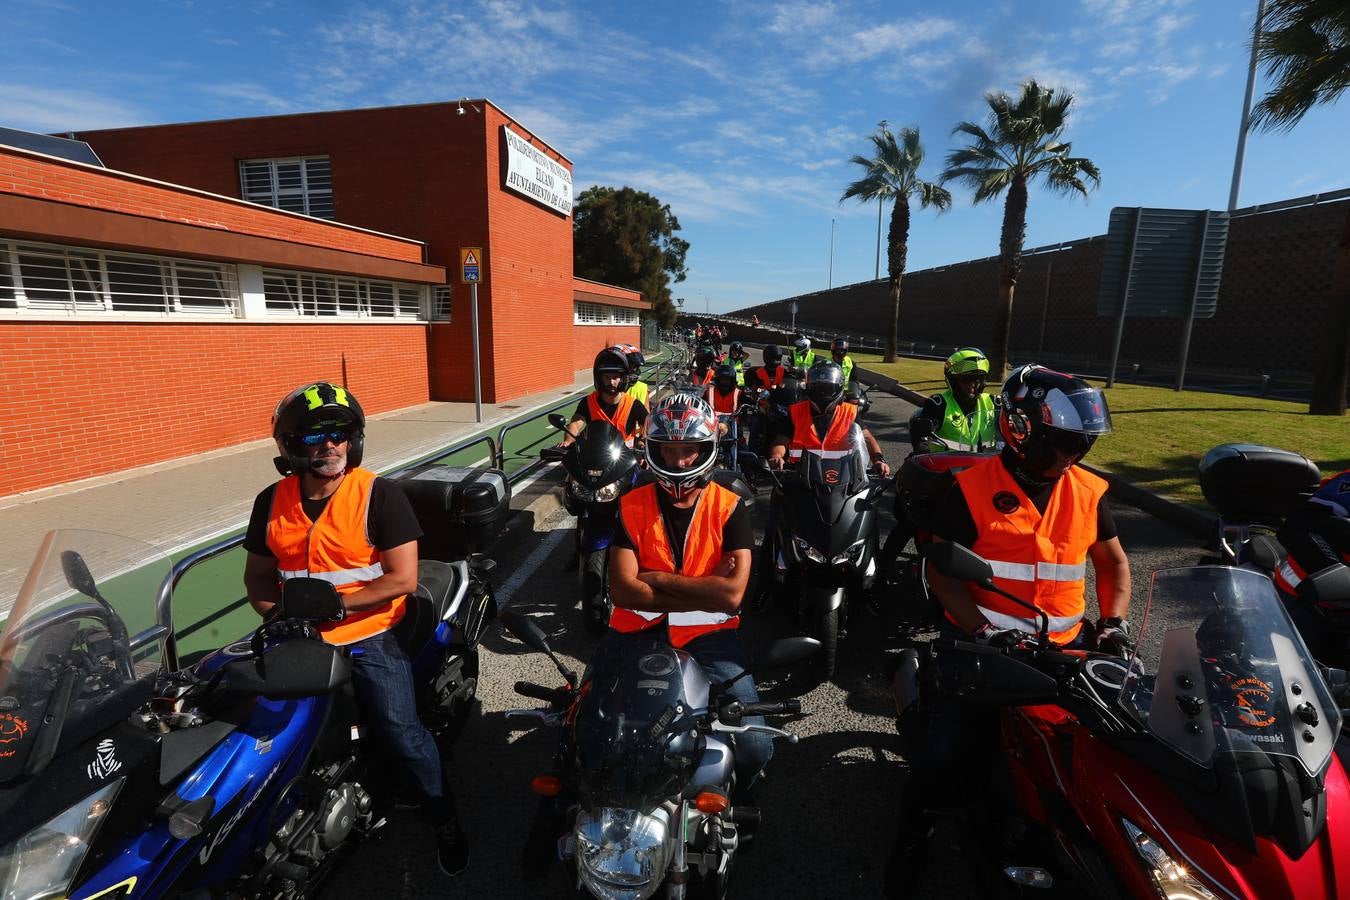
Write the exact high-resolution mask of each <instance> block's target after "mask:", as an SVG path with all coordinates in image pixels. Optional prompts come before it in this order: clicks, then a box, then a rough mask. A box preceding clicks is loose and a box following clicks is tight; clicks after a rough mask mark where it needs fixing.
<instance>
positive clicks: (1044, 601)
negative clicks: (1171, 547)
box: [885, 366, 1130, 897]
mask: <svg viewBox="0 0 1350 900" xmlns="http://www.w3.org/2000/svg"><path fill="white" fill-rule="evenodd" d="M1002 400H1003V403H1002V408H1001V409H1000V410H999V416H998V427H999V432H1000V437H1001V438H1002V439H1003V441H1004V442H1005V445H1004V448H1003V451H1002V452H1001V454H999V455H997V456H991V457H988V458H986V459H983V460H981V461H979V462H976V463H975V464H974V465H972V466H970V467H969V468H967V469H965V470H963V471H961V472H958V473H957V474H956V477H955V482H954V484H953V485H952V487H950V488H949V489H948V490H947V492H946V493H945V494H944V495H943V497H942V499H941V500H939V502H938V506H937V509H936V510H935V512H934V521H933V531H934V533H935V538H934V539H935V540H939V541H940V540H946V541H954V542H956V543H959V544H962V545H964V546H966V547H969V548H970V549H971V550H973V551H974V552H975V553H976V554H977V555H979V556H981V557H983V558H984V559H985V560H986V561H988V563H989V564H990V566H991V568H992V569H993V576H994V579H993V580H994V584H995V585H997V586H998V587H1000V588H1001V589H1003V590H1005V591H1007V592H1008V593H1010V594H1013V595H1014V596H1016V597H1019V598H1021V599H1022V600H1023V601H1025V602H1027V603H1032V604H1034V605H1035V606H1037V607H1038V608H1039V609H1041V610H1042V611H1044V612H1045V614H1046V616H1047V617H1048V619H1049V637H1050V639H1051V640H1052V641H1053V642H1055V643H1056V644H1059V645H1060V646H1063V647H1069V648H1091V649H1096V650H1099V651H1102V652H1114V653H1125V652H1127V651H1128V648H1129V629H1128V623H1127V621H1126V616H1127V614H1128V613H1129V604H1130V566H1129V562H1128V561H1127V560H1126V558H1125V551H1124V550H1123V549H1121V546H1120V539H1119V538H1118V537H1117V536H1116V526H1115V521H1114V520H1113V518H1112V516H1111V511H1110V508H1109V507H1108V505H1107V504H1106V503H1104V502H1103V500H1102V498H1103V496H1104V495H1105V494H1106V488H1107V485H1106V482H1105V481H1103V480H1102V479H1101V478H1098V477H1097V476H1096V475H1094V474H1092V473H1091V472H1088V471H1087V470H1085V469H1083V468H1081V467H1079V466H1078V465H1076V464H1077V463H1078V461H1079V460H1080V459H1082V458H1083V456H1084V455H1085V454H1086V453H1087V452H1088V450H1089V449H1091V447H1092V445H1093V443H1094V442H1095V441H1096V439H1097V437H1098V436H1100V435H1103V434H1107V433H1109V432H1110V431H1111V414H1110V411H1109V410H1108V409H1107V405H1106V398H1105V397H1104V396H1103V395H1102V393H1101V392H1100V391H1098V390H1097V389H1095V388H1093V387H1092V386H1090V385H1089V384H1088V383H1087V382H1086V381H1084V380H1082V379H1081V378H1075V377H1073V376H1070V375H1064V374H1062V373H1059V372H1054V371H1051V370H1049V369H1046V368H1043V367H1041V366H1023V367H1021V368H1019V369H1017V370H1016V371H1015V372H1013V373H1012V375H1011V376H1010V377H1009V378H1008V380H1007V382H1006V383H1005V384H1004V385H1003V398H1002ZM1089 559H1091V560H1092V566H1093V569H1094V570H1095V573H1096V593H1097V605H1098V609H1099V611H1100V617H1099V618H1098V619H1097V622H1096V625H1095V626H1094V627H1092V628H1088V629H1084V627H1083V622H1084V617H1085V615H1086V613H1087V600H1086V590H1085V579H1086V575H1087V561H1088V560H1089ZM926 575H927V578H928V581H929V584H930V585H931V586H932V588H933V592H934V593H935V594H936V595H937V597H938V599H939V600H940V601H941V602H942V605H943V607H944V609H945V611H946V621H945V622H944V623H943V626H942V630H941V632H940V635H939V636H940V637H942V638H946V639H955V640H962V641H972V640H973V641H975V642H977V643H980V644H986V645H989V646H991V647H999V648H1008V647H1013V646H1016V645H1017V644H1019V643H1021V642H1022V641H1023V640H1025V639H1026V638H1027V637H1028V636H1029V635H1034V634H1036V633H1037V632H1038V631H1039V630H1040V624H1039V619H1038V617H1036V616H1034V615H1033V614H1032V613H1031V612H1030V611H1029V610H1028V609H1026V608H1025V607H1023V606H1020V605H1018V604H1016V603H1014V602H1012V601H1011V600H1008V599H1007V598H1006V597H1002V596H1000V595H999V594H996V593H994V592H992V591H986V590H984V589H982V588H980V587H977V586H975V585H973V584H970V583H969V582H965V581H958V580H956V579H953V578H949V577H947V576H945V575H942V574H941V573H939V572H936V571H935V570H934V569H933V568H932V567H929V568H928V569H927V570H926ZM997 727H998V725H997V718H996V717H995V716H994V715H993V714H992V713H991V712H990V711H989V709H987V708H986V709H983V710H977V709H974V708H969V707H967V706H965V705H963V704H961V703H960V702H958V701H948V702H938V703H935V704H932V705H930V707H929V711H928V714H927V721H926V728H925V731H924V737H923V739H922V741H921V742H920V743H921V745H920V746H919V747H917V748H916V752H915V755H914V759H913V760H912V766H913V768H912V769H911V775H910V779H909V782H908V783H909V784H911V785H913V786H914V788H913V789H912V790H909V789H907V790H906V793H905V797H904V799H903V802H902V804H901V811H900V828H899V832H898V835H897V838H896V843H895V846H894V847H893V849H892V854H891V857H890V860H889V861H888V862H887V866H886V874H885V882H886V892H887V893H886V895H887V896H888V897H904V896H911V893H912V892H913V891H915V890H917V889H918V888H917V885H918V883H919V879H918V878H917V877H916V876H917V875H918V873H919V870H920V869H922V867H923V866H924V863H925V861H926V860H927V859H928V856H929V854H928V848H927V846H926V843H927V836H928V834H929V832H930V830H931V827H932V822H933V819H932V816H931V813H932V810H933V809H934V808H937V807H940V806H943V805H950V804H955V805H960V804H962V803H971V802H975V803H981V804H984V805H989V804H997V802H998V800H997V797H998V796H1001V794H1000V792H999V790H998V789H997V788H995V787H991V786H990V785H991V782H993V781H995V780H997V772H998V768H997V765H996V760H995V759H994V757H992V756H991V755H990V754H996V753H997V747H998V734H997ZM962 795H964V796H962ZM995 812H996V811H995Z"/></svg>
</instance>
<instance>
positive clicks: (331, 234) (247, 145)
mask: <svg viewBox="0 0 1350 900" xmlns="http://www.w3.org/2000/svg"><path fill="white" fill-rule="evenodd" d="M461 108H462V109H463V110H464V112H463V114H461V113H460V109H461ZM0 132H3V130H2V129H0ZM8 134H9V135H10V136H11V137H12V135H13V134H14V133H13V132H9V133H8ZM83 137H84V138H85V139H87V140H88V142H89V143H90V144H91V145H92V146H93V148H94V150H95V151H96V152H97V153H98V154H99V156H100V157H101V158H102V160H103V162H104V163H105V164H106V166H107V168H104V167H100V166H97V165H93V164H90V163H87V162H79V161H74V160H73V159H67V158H62V157H61V156H52V155H48V154H47V153H45V152H38V151H36V150H30V149H21V148H19V147H12V146H7V145H6V144H5V140H6V133H0V379H3V380H2V381H0V383H3V384H4V385H5V391H4V392H3V394H0V446H3V447H5V456H6V459H5V465H4V466H3V467H0V497H3V496H6V495H9V494H13V493H16V492H20V491H26V490H32V489H35V488H39V487H44V486H47V485H52V484H58V483H61V482H66V481H71V480H76V479H79V478H85V477H89V476H93V475H99V474H104V473H107V472H113V471H118V470H121V469H125V468H129V467H132V466H136V465H143V464H146V463H151V462H156V461H160V460H164V459H170V458H173V457H178V456H184V455H188V454H192V453H198V452H203V451H206V450H211V449H216V448H219V447H223V446H229V445H231V444H236V443H240V442H244V441H249V440H254V439H256V438H257V437H258V428H257V410H258V408H259V407H260V406H262V407H266V406H268V404H270V403H272V402H275V398H277V397H279V396H281V395H282V394H284V393H285V392H286V391H287V390H289V389H291V388H292V387H294V386H295V381H296V379H297V377H314V378H330V379H332V380H335V381H342V382H344V383H346V384H347V385H348V386H350V387H351V388H352V389H353V391H354V392H356V393H357V394H358V395H359V396H360V397H361V400H362V403H363V405H364V406H365V407H366V409H367V411H368V412H371V413H378V412H383V411H388V410H393V409H399V408H402V407H406V406H411V405H415V404H418V403H424V402H426V401H427V400H429V399H449V400H466V399H471V398H472V396H473V375H472V364H471V363H472V350H471V336H470V330H469V322H470V315H469V289H468V286H466V285H462V284H459V283H458V270H459V261H460V259H459V253H460V248H461V247H468V246H474V247H481V248H482V254H483V257H484V258H483V259H482V260H480V262H481V264H482V265H481V268H480V273H481V275H482V278H483V281H482V283H481V284H480V286H479V333H480V347H481V353H482V363H483V365H482V385H483V399H484V400H485V401H487V402H502V401H506V400H510V399H512V398H515V397H519V396H522V395H524V394H528V393H532V392H535V391H540V390H544V389H547V388H550V387H556V386H561V385H565V384H569V383H571V381H572V380H573V378H574V376H575V372H576V370H577V369H579V368H583V367H585V366H587V365H589V362H590V359H591V358H592V357H593V356H594V354H595V352H596V351H597V350H598V349H599V348H600V347H602V346H605V345H608V344H612V343H617V342H625V341H626V342H633V343H637V342H638V341H639V328H638V322H637V316H638V312H639V311H640V310H641V309H643V308H646V305H645V304H644V303H642V301H641V299H640V297H639V295H638V294H637V293H636V292H633V291H627V290H622V289H619V288H615V287H612V286H609V285H600V284H595V283H592V282H587V281H583V280H579V279H574V278H573V277H572V230H571V229H572V224H571V216H570V196H571V193H570V169H571V164H570V163H569V162H568V161H567V160H566V159H565V158H564V157H562V156H561V155H559V154H558V153H556V151H553V150H552V149H551V148H548V147H547V146H546V145H544V144H543V143H542V142H541V141H539V140H537V139H536V138H534V137H533V135H531V134H530V133H529V132H528V131H527V130H526V129H524V128H523V127H522V126H520V125H518V124H517V123H515V122H514V121H513V120H511V119H510V117H509V116H507V115H506V114H505V113H503V112H501V111H500V110H498V109H497V108H496V107H494V106H493V105H492V104H490V103H488V102H486V101H473V102H471V103H469V102H466V103H465V104H464V105H463V107H461V106H460V104H457V103H450V104H432V105H424V106H413V107H398V108H390V109H374V110H356V111H348V112H334V113H315V114H309V115H300V116H284V117H268V118H263V119H243V120H231V121H223V122H206V123H198V124H193V125H167V126H155V127H147V128H133V129H120V130H115V131H105V132H90V133H88V134H86V135H83ZM508 142H511V143H512V144H513V145H514V150H508ZM41 149H43V150H47V149H50V147H49V146H48V145H47V144H43V145H42V147H41ZM54 152H59V151H54ZM80 158H87V153H86V154H85V155H84V156H81V157H80ZM523 163H529V164H531V165H534V166H536V167H537V175H538V176H542V177H522V176H520V175H519V169H520V166H521V165H522V164H523ZM132 173H135V174H132ZM508 179H510V180H511V181H510V184H508ZM550 183H551V184H553V186H554V187H555V188H556V191H554V192H553V193H548V192H547V191H545V188H546V187H547V185H549V184H550ZM541 184H542V185H544V187H541ZM185 185H187V186H185ZM541 191H542V193H541ZM395 235H404V236H395ZM297 348H304V349H303V366H302V367H300V368H297V359H296V352H297ZM301 369H303V372H304V375H303V376H300V375H299V374H298V373H299V372H300V371H301ZM91 447H97V448H98V452H97V453H91V452H89V448H91Z"/></svg>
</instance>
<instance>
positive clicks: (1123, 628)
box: [1092, 616, 1134, 658]
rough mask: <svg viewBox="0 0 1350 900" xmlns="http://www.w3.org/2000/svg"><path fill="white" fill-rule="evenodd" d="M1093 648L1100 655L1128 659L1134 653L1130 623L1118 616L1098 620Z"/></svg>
mask: <svg viewBox="0 0 1350 900" xmlns="http://www.w3.org/2000/svg"><path fill="white" fill-rule="evenodd" d="M1092 646H1093V649H1094V650H1096V651H1097V652H1098V653H1111V654H1114V655H1116V656H1119V657H1122V658H1124V657H1128V656H1129V655H1130V654H1131V653H1132V652H1133V651H1134V643H1133V642H1132V641H1131V640H1130V623H1129V621H1128V620H1127V619H1121V618H1119V617H1117V616H1110V617H1108V618H1104V619H1098V620H1097V625H1096V627H1095V628H1094V629H1093V632H1092Z"/></svg>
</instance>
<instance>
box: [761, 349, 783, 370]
mask: <svg viewBox="0 0 1350 900" xmlns="http://www.w3.org/2000/svg"><path fill="white" fill-rule="evenodd" d="M782 364H783V348H782V347H779V346H778V345H777V344H769V345H768V346H766V347H765V348H764V365H765V366H766V367H768V368H770V369H772V368H773V367H774V366H781V365H782Z"/></svg>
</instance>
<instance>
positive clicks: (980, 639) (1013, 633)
mask: <svg viewBox="0 0 1350 900" xmlns="http://www.w3.org/2000/svg"><path fill="white" fill-rule="evenodd" d="M974 637H975V643H977V644H985V645H987V646H990V647H996V648H998V649H1000V650H1006V649H1008V648H1009V647H1016V646H1017V645H1018V644H1020V643H1022V642H1023V641H1025V640H1027V639H1028V638H1029V637H1031V635H1029V634H1027V633H1026V632H1025V631H1022V630H1021V629H1018V628H999V627H997V626H996V625H991V624H990V623H988V622H985V623H984V624H983V625H981V626H980V627H979V628H977V629H976V630H975V635H974Z"/></svg>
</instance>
